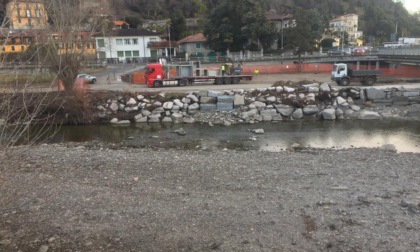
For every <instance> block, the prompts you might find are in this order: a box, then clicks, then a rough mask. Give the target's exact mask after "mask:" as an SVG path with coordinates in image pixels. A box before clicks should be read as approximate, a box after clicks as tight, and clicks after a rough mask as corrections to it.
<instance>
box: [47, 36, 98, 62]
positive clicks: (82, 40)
mask: <svg viewBox="0 0 420 252" xmlns="http://www.w3.org/2000/svg"><path fill="white" fill-rule="evenodd" d="M49 41H54V43H55V44H56V46H57V48H58V54H69V53H70V54H81V55H83V57H84V58H86V59H90V58H95V57H96V47H95V41H94V39H93V38H92V36H91V34H90V33H89V32H74V33H71V34H66V33H62V32H61V33H50V34H49Z"/></svg>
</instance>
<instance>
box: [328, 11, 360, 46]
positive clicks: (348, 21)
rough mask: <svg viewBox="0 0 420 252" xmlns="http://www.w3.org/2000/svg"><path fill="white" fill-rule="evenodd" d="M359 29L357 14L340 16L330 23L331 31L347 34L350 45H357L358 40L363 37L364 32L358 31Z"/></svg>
mask: <svg viewBox="0 0 420 252" xmlns="http://www.w3.org/2000/svg"><path fill="white" fill-rule="evenodd" d="M358 28H359V16H358V15H356V14H347V15H344V16H339V17H336V18H334V19H333V20H331V21H330V29H331V30H332V31H337V32H347V33H348V35H349V42H350V43H356V41H357V39H359V38H361V37H362V35H363V32H361V31H358Z"/></svg>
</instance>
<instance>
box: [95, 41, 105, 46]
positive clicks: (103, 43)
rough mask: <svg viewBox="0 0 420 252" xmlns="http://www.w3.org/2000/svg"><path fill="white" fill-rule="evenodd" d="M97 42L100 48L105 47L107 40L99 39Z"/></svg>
mask: <svg viewBox="0 0 420 252" xmlns="http://www.w3.org/2000/svg"><path fill="white" fill-rule="evenodd" d="M96 41H97V43H98V47H105V39H98V40H96Z"/></svg>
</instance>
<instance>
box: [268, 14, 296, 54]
mask: <svg viewBox="0 0 420 252" xmlns="http://www.w3.org/2000/svg"><path fill="white" fill-rule="evenodd" d="M266 17H267V19H268V20H269V21H270V22H271V23H273V24H274V26H275V27H276V29H277V31H278V32H279V33H280V36H281V38H280V41H278V40H276V41H275V43H274V44H273V46H272V49H278V48H279V47H280V48H283V30H284V29H286V28H289V27H293V26H294V25H295V24H296V23H295V20H294V19H293V16H292V15H291V14H278V13H277V11H275V10H269V11H267V12H266Z"/></svg>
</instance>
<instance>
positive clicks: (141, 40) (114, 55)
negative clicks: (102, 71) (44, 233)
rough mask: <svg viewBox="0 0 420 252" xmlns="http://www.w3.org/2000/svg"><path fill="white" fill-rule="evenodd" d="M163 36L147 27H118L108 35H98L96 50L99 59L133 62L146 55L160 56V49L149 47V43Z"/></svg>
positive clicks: (96, 37)
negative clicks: (146, 28)
mask: <svg viewBox="0 0 420 252" xmlns="http://www.w3.org/2000/svg"><path fill="white" fill-rule="evenodd" d="M160 40H161V38H160V37H159V34H158V33H156V32H152V31H148V30H145V29H116V30H112V31H111V32H110V34H108V35H106V36H105V35H96V36H95V41H96V50H97V57H98V58H99V59H103V60H105V59H108V61H109V60H112V61H115V60H118V62H131V61H133V60H137V59H139V58H144V57H158V56H159V55H158V50H156V49H153V48H149V46H148V45H149V43H152V42H158V41H160Z"/></svg>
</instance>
